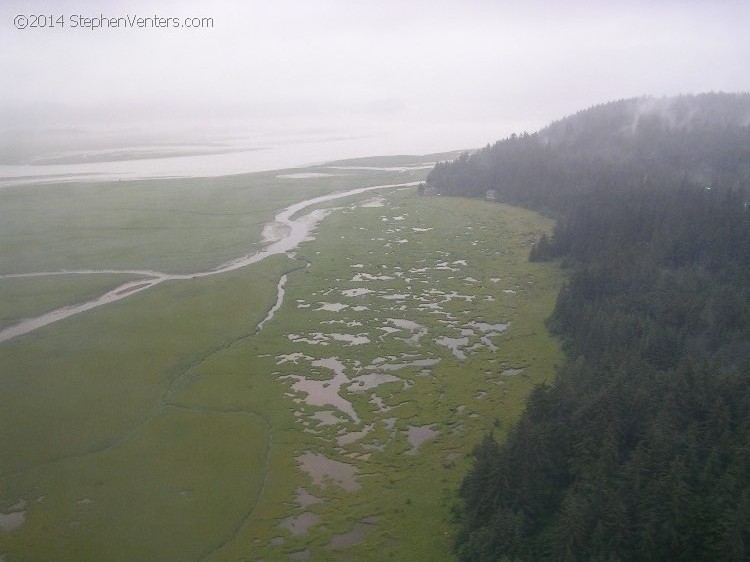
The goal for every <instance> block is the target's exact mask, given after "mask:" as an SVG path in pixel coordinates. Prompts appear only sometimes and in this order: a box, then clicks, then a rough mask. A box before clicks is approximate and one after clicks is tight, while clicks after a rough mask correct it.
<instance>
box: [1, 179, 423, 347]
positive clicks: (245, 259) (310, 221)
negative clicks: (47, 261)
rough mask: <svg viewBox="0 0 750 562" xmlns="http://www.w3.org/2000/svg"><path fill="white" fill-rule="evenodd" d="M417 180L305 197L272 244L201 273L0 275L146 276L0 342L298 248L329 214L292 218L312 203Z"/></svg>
mask: <svg viewBox="0 0 750 562" xmlns="http://www.w3.org/2000/svg"><path fill="white" fill-rule="evenodd" d="M418 183H420V182H416V181H415V182H408V183H398V184H388V185H375V186H370V187H359V188H355V189H350V190H347V191H338V192H335V193H330V194H328V195H321V196H318V197H313V198H311V199H306V200H304V201H300V202H299V203H295V204H293V205H290V206H289V207H287V208H286V209H284V210H282V211H281V212H279V213H278V214H277V215H276V217H275V218H274V221H273V222H271V223H269V224H267V225H266V228H264V233H267V232H274V233H276V235H275V236H274V237H272V238H271V241H270V243H269V245H268V246H267V247H266V248H265V249H263V250H261V251H259V252H256V253H254V254H247V255H245V256H242V257H240V258H237V259H235V260H232V261H229V262H227V263H224V264H222V265H220V266H218V267H216V268H215V269H211V270H208V271H202V272H198V273H188V274H169V273H162V272H159V271H150V270H111V269H110V270H90V269H89V270H70V271H69V270H63V271H43V272H37V273H20V274H9V275H1V276H0V279H9V278H24V277H47V276H54V275H97V274H113V273H125V274H133V275H141V276H143V277H144V278H143V279H137V280H135V281H129V282H127V283H124V284H122V285H120V286H119V287H117V288H115V289H113V290H111V291H109V292H107V293H104V294H103V295H100V296H98V297H96V298H95V299H91V300H89V301H86V302H83V303H80V304H76V305H72V306H66V307H62V308H58V309H56V310H53V311H51V312H47V313H46V314H42V315H41V316H37V317H35V318H27V319H24V320H22V321H20V322H19V323H17V324H15V325H13V326H10V327H8V328H5V329H4V330H0V343H2V342H5V341H8V340H10V339H12V338H15V337H17V336H21V335H23V334H28V333H29V332H32V331H34V330H36V329H38V328H41V327H42V326H46V325H48V324H52V323H54V322H58V321H59V320H63V319H65V318H68V317H70V316H74V315H76V314H80V313H82V312H86V311H87V310H91V309H92V308H96V307H98V306H102V305H105V304H109V303H112V302H115V301H118V300H120V299H124V298H125V297H128V296H130V295H134V294H136V293H140V292H141V291H145V290H146V289H150V288H151V287H154V286H156V285H158V284H160V283H163V282H164V281H177V280H185V279H197V278H200V277H208V276H210V275H218V274H221V273H226V272H228V271H234V270H235V269H240V268H242V267H246V266H248V265H252V264H254V263H257V262H259V261H261V260H264V259H266V258H267V257H269V256H273V255H276V254H283V253H286V252H289V251H290V250H292V249H294V248H296V247H297V246H298V245H299V244H300V243H301V242H303V241H304V240H305V239H306V238H307V237H308V236H309V235H310V232H311V231H312V229H313V228H315V226H316V225H317V224H318V222H320V221H321V220H322V219H323V218H324V217H325V215H326V214H327V213H326V211H325V210H323V209H316V210H314V211H312V212H310V213H307V214H306V215H302V216H300V217H298V218H292V217H294V215H296V214H297V213H299V212H300V211H301V210H303V209H305V208H307V207H310V206H312V205H317V204H319V203H325V202H328V201H333V200H335V199H341V198H344V197H349V196H351V195H358V194H360V193H365V192H367V191H373V190H376V189H387V188H393V187H410V186H415V185H417V184H418ZM274 312H275V311H274ZM262 324H263V322H261V324H260V325H259V328H260V327H262Z"/></svg>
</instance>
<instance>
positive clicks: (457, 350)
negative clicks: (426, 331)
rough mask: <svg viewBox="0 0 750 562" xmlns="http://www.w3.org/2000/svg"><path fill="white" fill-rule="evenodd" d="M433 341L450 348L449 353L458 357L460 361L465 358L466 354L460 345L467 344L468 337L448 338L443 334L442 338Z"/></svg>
mask: <svg viewBox="0 0 750 562" xmlns="http://www.w3.org/2000/svg"><path fill="white" fill-rule="evenodd" d="M435 343H436V344H438V345H442V346H443V347H447V348H449V349H450V350H451V353H453V355H454V356H455V357H456V358H457V359H460V360H461V361H463V360H465V359H466V354H465V353H464V352H463V351H461V347H463V346H466V345H469V338H467V337H464V338H449V337H447V336H443V337H442V338H438V339H436V340H435Z"/></svg>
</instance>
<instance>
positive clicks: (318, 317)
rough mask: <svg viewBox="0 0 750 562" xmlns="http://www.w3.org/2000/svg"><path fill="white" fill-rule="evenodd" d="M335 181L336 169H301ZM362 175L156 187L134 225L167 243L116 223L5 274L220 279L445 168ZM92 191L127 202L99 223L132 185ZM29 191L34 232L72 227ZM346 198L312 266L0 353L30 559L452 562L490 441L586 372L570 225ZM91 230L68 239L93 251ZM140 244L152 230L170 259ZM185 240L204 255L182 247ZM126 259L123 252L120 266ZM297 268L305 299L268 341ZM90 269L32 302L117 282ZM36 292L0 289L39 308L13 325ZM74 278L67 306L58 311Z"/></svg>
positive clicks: (316, 243)
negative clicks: (561, 236)
mask: <svg viewBox="0 0 750 562" xmlns="http://www.w3.org/2000/svg"><path fill="white" fill-rule="evenodd" d="M403 161H404V159H397V160H394V161H393V165H403V164H402V162H403ZM415 161H416V162H417V163H418V162H419V161H421V158H417V159H415V160H408V161H407V162H408V163H414V162H415ZM345 164H346V163H344V165H345ZM356 165H367V164H366V163H365V162H357V163H356ZM377 165H383V166H385V165H388V160H387V159H378V160H377ZM310 171H317V172H321V169H320V168H318V169H310V170H293V171H289V172H288V173H305V172H310ZM328 171H329V170H325V172H326V173H328ZM340 172H342V173H344V171H343V170H340ZM285 173H286V172H285ZM346 174H348V175H347V176H344V177H338V176H337V177H334V178H332V177H328V176H326V177H321V178H314V179H289V180H285V179H278V178H276V175H280V173H279V172H276V173H273V174H272V173H268V174H252V175H249V176H246V177H245V179H244V180H243V179H242V177H239V176H237V177H233V178H223V179H218V180H194V181H193V182H192V183H191V182H187V184H182V185H181V184H179V183H178V182H172V180H169V181H166V180H162V181H165V183H164V184H163V187H164V189H165V192H164V193H156V192H158V191H161V187H160V185H162V184H161V182H134V185H133V187H134V191H133V192H132V193H133V195H132V200H131V203H130V204H129V205H130V207H131V208H133V209H135V208H136V205H135V204H133V202H134V201H135V202H137V208H139V209H142V210H146V211H144V212H141V213H137V212H136V211H133V214H132V215H131V216H130V218H127V219H126V218H124V215H121V214H119V213H115V212H114V211H112V216H113V217H115V215H116V217H115V218H113V220H115V222H116V221H118V220H122V221H123V222H128V223H130V224H133V225H139V224H140V225H144V227H147V228H146V230H150V232H151V233H152V234H153V235H154V238H153V239H151V238H148V236H147V235H146V234H144V233H142V232H137V233H132V235H131V234H130V233H127V232H126V233H125V234H123V230H120V229H116V228H114V227H113V228H112V229H109V228H104V232H103V233H102V235H101V238H96V237H94V238H91V239H86V240H84V241H82V242H81V244H83V245H84V246H85V245H86V244H91V245H92V248H91V254H89V253H87V252H85V251H84V248H83V247H82V248H81V249H80V255H77V254H76V255H73V254H71V255H68V257H67V261H66V259H63V258H62V257H61V256H57V255H56V252H55V251H54V249H50V248H46V247H44V244H46V243H47V242H50V241H52V238H54V236H52V232H53V231H54V230H55V229H54V228H51V227H49V228H43V229H41V230H40V232H39V233H38V236H39V238H38V239H37V240H36V243H37V244H39V245H40V247H39V248H37V249H36V250H35V252H34V255H33V256H22V255H21V252H20V251H18V252H16V253H15V254H14V250H10V251H9V254H8V255H7V256H6V255H5V253H4V254H3V255H4V258H3V264H4V266H3V267H5V268H7V269H6V270H4V272H5V273H11V272H12V273H19V272H27V271H29V270H35V271H48V270H54V269H55V268H69V269H72V268H85V267H96V268H99V267H113V268H128V269H131V268H153V269H159V270H161V271H164V270H168V271H175V272H177V271H197V270H200V269H202V268H208V267H212V266H214V265H217V264H218V263H221V262H223V261H225V260H226V259H229V258H231V257H236V256H237V255H242V254H244V253H247V252H248V251H251V250H248V248H247V244H248V243H249V244H257V242H258V241H259V240H260V231H261V227H262V224H263V223H264V222H265V221H267V220H269V219H270V218H272V216H273V214H274V213H275V211H277V210H279V209H280V208H282V207H284V206H285V205H287V204H289V203H291V202H293V201H296V200H301V199H304V198H307V197H309V196H312V195H316V194H318V193H323V192H326V191H332V190H335V189H341V188H343V187H358V186H360V185H377V184H383V183H397V182H400V181H413V180H414V179H419V177H420V174H421V176H422V177H423V175H424V173H423V171H407V172H379V171H356V172H355V171H353V170H347V171H346ZM265 182H267V183H265ZM274 182H281V183H280V184H278V185H276V184H274ZM287 182H288V185H287ZM347 182H348V183H347ZM232 186H234V187H233V188H232ZM263 186H265V187H263ZM283 186H286V187H283ZM68 187H70V188H71V189H72V193H81V194H83V193H86V194H87V195H86V196H85V197H84V196H83V195H81V197H83V199H84V200H86V201H88V199H89V198H91V199H97V198H99V197H102V198H105V199H108V201H109V203H106V204H105V203H102V202H97V201H91V202H90V204H91V206H90V207H88V208H87V210H86V211H84V210H83V209H81V210H78V211H75V212H76V213H80V214H81V216H82V220H83V219H85V220H89V221H91V222H95V221H97V220H99V219H98V218H96V217H95V216H93V215H92V216H89V215H88V213H93V214H94V215H95V214H96V211H95V209H96V208H98V207H99V206H100V205H101V206H102V207H108V208H109V209H115V208H119V209H123V208H125V206H126V203H127V201H128V200H130V199H129V198H127V197H125V194H124V193H119V192H120V190H122V189H123V188H124V184H123V185H112V184H110V185H90V186H87V185H83V184H81V185H77V186H57V187H56V189H59V190H63V189H67V188H68ZM38 188H40V186H34V187H30V188H27V189H29V190H30V191H33V190H36V189H38ZM25 189H26V188H25ZM41 189H44V190H48V189H49V191H46V193H47V194H49V193H51V192H52V191H53V190H52V188H51V187H50V188H41ZM87 190H90V191H87ZM181 190H184V192H185V193H184V194H183V193H182V192H181ZM4 191H5V190H3V192H0V198H3V199H4V198H5V197H6V195H7V197H8V198H9V201H11V202H13V204H15V205H17V206H18V207H17V211H18V212H19V213H20V212H21V209H22V208H24V205H23V204H22V200H23V199H24V198H28V199H27V202H29V201H31V200H34V201H36V204H37V205H38V208H35V209H34V211H33V213H34V215H35V218H34V220H39V221H42V222H43V221H45V220H46V217H49V216H54V215H55V214H56V213H60V211H58V210H55V208H54V207H55V204H56V203H57V204H59V203H60V201H58V200H56V199H55V198H54V197H52V198H51V199H46V198H45V197H43V195H44V194H43V193H36V194H28V195H27V194H24V193H22V190H20V189H19V190H16V191H10V192H8V194H6V193H4ZM193 192H195V193H193ZM117 193H119V194H117ZM115 194H117V195H116V196H115ZM212 194H214V195H216V197H215V198H214V197H212ZM256 195H257V201H254V200H253V198H254V197H256ZM141 197H143V199H141ZM116 201H120V202H119V203H117V204H115V202H116ZM87 204H88V203H87ZM118 205H119V207H118ZM331 205H335V207H336V210H335V211H333V212H332V213H331V214H330V215H329V216H328V217H327V218H326V219H325V220H324V221H323V223H322V224H321V225H320V227H319V229H318V233H317V237H316V239H315V240H312V241H308V242H305V243H304V244H303V245H302V246H300V247H299V248H298V250H297V252H296V254H295V255H294V256H293V257H289V256H276V257H273V258H270V259H268V260H265V261H263V262H261V263H259V264H255V265H253V266H249V267H246V268H244V269H240V270H236V271H233V272H230V273H226V274H222V275H217V276H212V277H206V278H201V279H191V280H185V281H169V282H164V283H162V284H160V285H158V286H157V287H155V288H153V289H150V290H148V291H145V292H143V293H139V294H137V295H133V296H131V297H129V298H127V299H125V300H122V301H118V302H116V303H113V304H111V305H107V306H105V307H101V308H98V309H95V310H92V311H89V312H87V313H85V314H82V315H78V316H75V317H72V318H69V319H67V320H65V321H63V322H60V323H57V324H53V325H49V326H46V327H44V328H42V329H40V330H38V331H36V332H32V333H30V334H28V335H26V336H22V337H19V338H16V339H13V340H10V341H8V342H5V343H2V344H0V388H2V392H1V393H0V447H2V450H3V451H4V454H3V455H2V457H0V524H2V522H3V521H4V519H3V517H6V519H7V521H11V520H12V517H7V516H12V514H14V513H15V514H19V513H20V514H22V523H20V524H17V526H15V525H9V528H7V529H6V530H5V531H0V555H2V556H4V557H5V559H6V560H7V562H13V561H14V560H56V561H57V560H83V559H107V560H137V559H141V560H175V561H184V560H212V561H213V560H215V561H220V560H259V559H263V560H289V559H305V558H308V559H313V560H383V559H393V560H449V559H451V553H450V542H451V535H452V533H453V530H454V529H453V524H452V523H451V509H452V507H453V506H454V505H455V503H456V501H457V499H456V497H457V496H456V492H457V488H458V485H459V483H460V480H461V478H462V476H463V474H465V472H466V470H467V468H468V466H469V462H470V459H469V456H468V455H469V453H470V451H471V449H472V447H473V445H474V444H475V443H477V442H478V441H479V440H480V439H481V438H482V436H483V435H484V434H485V432H487V431H490V430H491V431H494V432H495V434H496V435H502V434H503V433H504V431H505V430H506V429H507V428H508V427H510V425H512V423H513V421H514V420H515V419H516V417H517V416H518V414H519V412H520V410H521V408H522V407H523V401H524V399H525V397H526V396H527V395H528V393H529V392H530V390H531V389H532V388H533V386H534V385H535V384H537V383H539V382H541V381H544V380H547V379H548V378H549V377H550V376H551V374H552V372H553V365H554V364H555V362H557V361H559V360H560V359H561V354H560V351H559V349H558V346H557V344H556V343H555V342H554V341H552V340H551V339H550V337H549V336H548V334H547V332H546V330H545V328H544V318H545V317H546V316H547V315H548V314H549V313H550V311H551V309H552V306H553V304H554V299H555V296H556V294H557V291H558V289H559V287H560V284H561V283H562V280H563V277H562V273H561V272H560V270H559V269H557V268H556V267H555V266H554V265H551V264H532V263H529V262H528V260H527V259H526V258H527V255H528V251H529V249H530V244H531V242H532V241H533V240H534V239H535V238H537V237H538V236H539V235H540V234H541V232H543V231H549V229H550V228H551V222H550V221H549V220H547V219H544V218H542V217H540V216H538V215H535V214H533V213H529V212H527V211H523V210H519V209H514V208H510V207H506V206H503V205H498V204H494V203H487V202H483V201H468V200H459V199H443V198H435V197H418V196H417V195H416V189H414V188H411V189H408V190H390V191H383V192H376V193H370V194H366V195H362V196H358V197H355V198H349V199H344V200H339V201H336V202H333V203H332V204H331ZM191 206H192V207H191ZM178 207H179V208H183V209H186V208H188V207H191V208H193V209H194V210H195V209H201V212H202V213H204V214H200V215H191V216H190V217H187V218H186V219H185V222H182V221H181V220H180V219H179V218H178V216H172V214H171V212H170V211H169V209H172V208H178ZM1 208H2V209H3V211H2V212H5V209H6V207H5V205H3V206H2V207H1ZM229 210H233V211H235V212H237V214H236V215H232V217H233V218H227V217H226V216H223V215H221V213H222V212H223V211H227V212H228V211H229ZM243 213H244V214H243ZM84 215H85V216H84ZM117 217H119V218H117ZM169 217H172V218H169ZM201 217H202V218H201ZM183 218H185V217H183ZM159 220H167V221H172V222H166V223H165V226H164V228H161V227H160V226H159V225H161V223H160V222H159ZM21 222H23V221H20V220H19V221H16V222H15V223H12V224H10V226H9V227H8V229H9V230H8V231H7V232H8V233H13V232H20V231H22V230H23V228H21V227H19V224H20V223H21ZM105 223H106V221H104V220H102V224H105ZM0 224H3V228H5V226H6V225H5V224H4V223H0ZM70 224H74V222H67V219H66V221H62V223H60V229H61V230H60V231H59V232H58V236H59V237H60V238H64V239H70V238H68V237H75V236H77V234H76V228H70V229H68V228H67V227H66V226H65V225H70ZM75 224H77V223H75ZM188 224H192V225H193V227H192V228H187V226H186V225H188ZM170 225H171V226H170ZM134 228H136V227H134ZM14 229H16V230H14ZM19 229H20V230H19ZM136 229H137V228H136ZM27 234H28V236H33V235H34V234H33V232H32V230H29V231H28V233H27ZM113 234H116V237H117V238H118V240H117V241H114V240H111V239H110V238H112V236H113ZM141 236H143V237H144V239H149V240H153V242H149V243H148V246H149V252H148V253H146V252H141V251H139V248H142V246H140V244H141V242H140V240H141ZM214 236H216V238H215V239H214V238H213V237H214ZM183 237H184V238H188V239H190V238H192V239H193V241H194V242H196V245H200V246H201V248H202V249H199V250H196V251H195V252H193V253H185V254H182V249H181V247H182V245H183V244H186V242H185V241H184V240H182V238H183ZM4 239H5V238H4ZM243 241H244V243H245V246H243ZM114 245H118V246H120V247H121V248H122V249H123V251H122V253H120V254H117V257H116V258H114V257H113V258H112V260H111V261H109V262H107V263H106V264H104V263H98V262H97V259H105V258H106V257H107V256H108V255H109V253H108V251H109V249H110V248H112V247H113V246H114ZM186 246H187V244H186ZM240 246H242V248H240ZM217 248H220V250H217ZM214 252H218V253H219V254H221V255H220V256H216V255H214ZM222 252H223V253H222ZM233 252H234V253H233ZM6 257H7V260H6V259H5V258H6ZM178 257H180V258H182V259H178ZM24 260H26V262H27V268H26V269H25V270H21V271H19V270H18V269H14V266H18V267H20V265H18V264H19V263H25V262H24ZM47 260H52V261H47ZM55 260H59V261H55ZM56 264H59V265H56ZM285 273H286V274H287V281H286V285H285V295H284V300H283V303H282V306H281V308H280V309H279V310H278V311H277V312H276V314H275V316H274V318H273V319H271V320H270V321H269V322H267V323H266V324H265V325H264V327H263V329H262V330H261V331H260V332H256V326H257V324H258V322H259V321H260V320H261V319H262V318H263V317H264V316H265V315H266V312H267V311H268V310H269V309H270V308H271V306H272V305H273V304H274V302H275V301H276V293H277V283H278V281H279V279H280V277H281V276H282V275H283V274H285ZM77 279H78V280H81V281H83V280H84V278H78V277H75V278H68V277H66V278H65V279H64V280H57V281H52V280H49V279H46V278H45V280H44V281H42V280H40V279H34V282H33V283H30V284H29V285H30V286H29V287H28V292H32V291H35V292H36V293H37V294H40V300H42V302H44V303H45V305H47V303H50V304H54V303H55V302H58V301H60V302H62V301H65V300H71V299H75V298H79V297H82V296H84V295H85V294H86V293H87V292H91V293H96V292H97V291H101V290H103V289H105V288H106V287H108V286H109V285H108V284H109V283H110V282H113V281H114V280H113V279H108V278H104V277H101V278H99V277H97V279H98V280H95V279H90V278H86V282H87V283H91V285H87V286H83V285H84V284H83V283H82V286H80V287H78V286H76V283H75V281H76V280H77ZM7 281H10V280H7V279H5V280H0V283H6V282H7ZM15 281H17V280H13V282H14V284H13V285H11V284H5V285H3V284H0V290H3V291H5V287H9V289H8V291H9V292H10V291H11V290H13V291H16V293H17V294H18V295H19V296H18V298H17V299H16V301H17V302H19V303H21V304H17V305H15V307H10V306H6V307H5V309H2V310H3V314H4V315H5V317H8V318H12V317H19V316H22V315H24V314H25V310H28V309H30V308H33V306H32V304H31V303H32V301H34V300H35V299H30V298H28V293H24V290H23V289H22V288H16V287H15ZM61 281H64V284H65V290H63V291H61V294H60V295H58V296H57V297H53V296H50V297H47V296H45V295H46V294H47V291H50V292H53V291H54V290H55V288H54V287H55V284H56V283H59V282H61ZM47 282H48V283H49V285H45V283H47ZM97 283H98V285H97ZM31 285H35V286H33V287H32V286H31ZM4 294H6V293H4ZM24 299H27V300H26V301H24ZM43 299H49V300H43ZM24 302H27V303H29V304H23V303H24ZM34 306H37V308H38V305H34ZM6 310H7V312H6ZM35 310H36V309H35ZM451 346H453V347H451ZM418 437H421V438H423V439H424V440H423V441H421V442H419V443H418V444H415V443H416V440H417V438H418ZM311 467H312V468H311ZM3 514H4V515H3ZM18 519H19V517H18V516H16V517H15V521H16V523H17V522H18ZM10 527H12V528H10Z"/></svg>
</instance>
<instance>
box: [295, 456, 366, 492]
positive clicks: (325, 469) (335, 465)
mask: <svg viewBox="0 0 750 562" xmlns="http://www.w3.org/2000/svg"><path fill="white" fill-rule="evenodd" d="M297 462H299V463H300V466H301V468H302V470H303V471H304V472H306V473H307V474H308V475H309V476H310V478H312V481H313V482H314V483H315V484H316V485H317V486H326V485H328V484H329V483H332V484H334V485H336V486H338V487H340V488H343V489H344V490H346V491H347V492H354V491H357V490H359V489H360V488H361V485H360V483H359V482H358V481H357V467H355V466H352V465H350V464H347V463H344V462H340V461H336V460H333V459H329V458H328V457H326V456H324V455H321V454H320V453H313V452H311V451H306V452H305V453H303V454H301V455H300V456H298V457H297Z"/></svg>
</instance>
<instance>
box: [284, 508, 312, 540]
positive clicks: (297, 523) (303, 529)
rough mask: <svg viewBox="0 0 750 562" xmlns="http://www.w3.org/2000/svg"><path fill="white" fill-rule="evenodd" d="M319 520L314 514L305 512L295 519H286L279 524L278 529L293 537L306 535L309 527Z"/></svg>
mask: <svg viewBox="0 0 750 562" xmlns="http://www.w3.org/2000/svg"><path fill="white" fill-rule="evenodd" d="M319 519H320V517H318V516H317V515H316V514H314V513H310V512H309V511H305V512H304V513H301V514H300V515H298V516H297V517H287V518H286V519H284V520H283V521H282V522H281V524H280V527H281V528H283V529H286V530H287V531H289V532H290V533H292V535H295V536H299V535H306V534H307V532H308V531H309V530H310V527H312V526H313V525H315V524H316V523H317V522H318V520H319Z"/></svg>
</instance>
